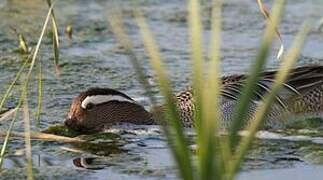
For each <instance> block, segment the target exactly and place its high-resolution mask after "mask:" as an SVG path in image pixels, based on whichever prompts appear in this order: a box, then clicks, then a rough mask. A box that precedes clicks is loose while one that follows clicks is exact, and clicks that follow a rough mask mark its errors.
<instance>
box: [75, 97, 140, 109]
mask: <svg viewBox="0 0 323 180" xmlns="http://www.w3.org/2000/svg"><path fill="white" fill-rule="evenodd" d="M109 101H120V102H130V103H136V102H135V101H133V100H131V99H128V98H125V97H122V96H119V95H95V96H87V97H86V98H85V99H84V100H83V101H82V104H81V106H82V108H84V109H86V106H87V105H88V104H89V103H93V104H95V105H97V104H102V103H106V102H109Z"/></svg>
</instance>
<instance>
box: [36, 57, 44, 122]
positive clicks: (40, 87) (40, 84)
mask: <svg viewBox="0 0 323 180" xmlns="http://www.w3.org/2000/svg"><path fill="white" fill-rule="evenodd" d="M37 79H38V103H37V104H38V105H37V113H36V122H37V126H38V127H39V126H40V116H41V112H42V104H43V103H42V99H43V75H42V64H41V61H39V63H38V77H37Z"/></svg>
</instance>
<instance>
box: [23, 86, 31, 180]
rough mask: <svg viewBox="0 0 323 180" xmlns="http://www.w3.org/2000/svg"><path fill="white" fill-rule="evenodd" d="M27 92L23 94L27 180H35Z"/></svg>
mask: <svg viewBox="0 0 323 180" xmlns="http://www.w3.org/2000/svg"><path fill="white" fill-rule="evenodd" d="M26 96H27V92H26V91H24V92H23V105H22V107H23V119H24V133H25V149H26V159H27V179H28V180H32V179H33V162H32V155H31V139H30V116H29V107H28V100H27V97H26Z"/></svg>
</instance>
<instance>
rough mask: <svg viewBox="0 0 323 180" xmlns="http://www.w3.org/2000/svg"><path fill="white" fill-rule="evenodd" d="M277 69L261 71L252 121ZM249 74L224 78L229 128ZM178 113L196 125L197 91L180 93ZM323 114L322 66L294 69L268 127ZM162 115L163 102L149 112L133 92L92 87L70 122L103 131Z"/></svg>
mask: <svg viewBox="0 0 323 180" xmlns="http://www.w3.org/2000/svg"><path fill="white" fill-rule="evenodd" d="M275 74H276V71H266V72H263V73H261V74H260V80H259V82H258V83H257V88H256V89H255V90H254V97H253V98H252V99H251V102H250V105H249V108H248V111H247V120H248V121H247V122H250V121H251V120H252V119H253V115H254V112H255V111H256V109H257V107H258V106H259V104H260V103H262V98H263V97H264V95H265V94H267V93H268V92H269V91H270V88H271V85H272V84H273V81H274V77H275ZM247 76H248V75H245V74H241V75H231V76H225V77H222V78H221V82H222V85H221V91H220V92H221V101H220V114H221V116H220V117H221V122H222V126H223V127H224V128H226V127H228V126H229V125H230V123H231V120H232V117H233V113H234V110H235V107H236V106H237V100H238V97H239V96H240V95H241V88H242V87H243V85H244V84H245V81H246V79H247ZM175 99H176V103H177V107H178V111H179V113H180V117H181V120H182V124H183V126H184V127H193V126H194V121H193V116H194V109H195V107H194V98H193V90H192V89H188V90H186V91H182V92H179V93H177V94H176V95H175ZM321 112H323V66H314V65H313V66H306V67H299V68H295V69H293V70H292V71H291V73H290V75H289V78H288V79H287V81H286V82H285V84H284V85H283V88H282V89H281V90H280V91H279V93H278V95H277V96H276V98H275V102H274V103H273V105H272V106H271V109H270V111H269V113H268V114H267V117H266V121H265V127H269V128H270V127H280V125H282V124H283V123H284V122H285V121H286V120H287V119H288V118H289V117H290V116H295V117H297V116H302V117H304V116H306V117H319V116H320V115H321ZM161 113H163V106H160V107H157V108H153V110H151V111H150V112H148V111H147V110H146V109H145V108H144V107H143V106H142V105H140V104H138V103H137V102H136V101H134V100H133V99H131V98H130V97H129V96H127V95H125V94H123V93H121V92H119V91H116V90H113V89H108V88H105V89H102V88H92V89H89V90H88V91H85V92H82V93H81V94H80V95H79V96H78V97H76V98H75V99H74V100H73V103H72V106H71V109H70V112H69V113H68V119H67V120H66V121H65V124H66V125H67V126H68V127H70V128H72V129H75V130H94V129H95V130H100V129H102V128H104V127H108V126H110V125H112V124H115V123H122V122H126V123H134V124H156V123H157V120H156V119H158V117H159V116H160V114H161Z"/></svg>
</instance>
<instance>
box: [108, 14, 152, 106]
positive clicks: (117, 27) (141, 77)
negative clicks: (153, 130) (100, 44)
mask: <svg viewBox="0 0 323 180" xmlns="http://www.w3.org/2000/svg"><path fill="white" fill-rule="evenodd" d="M108 22H109V24H110V26H111V28H112V31H113V33H114V34H115V36H116V38H117V39H118V41H119V43H120V44H121V46H122V47H123V49H124V50H125V53H126V54H127V55H128V56H129V58H130V64H131V65H132V67H133V68H134V70H135V74H136V76H137V79H138V81H139V83H140V84H141V85H142V86H143V90H144V91H145V95H146V96H148V98H149V101H150V103H151V104H152V105H154V106H156V104H157V101H156V99H155V98H154V96H153V92H152V88H151V85H150V84H149V82H148V80H147V79H146V74H145V70H144V68H143V67H142V66H141V64H140V62H139V60H138V58H137V57H136V54H135V52H134V51H133V46H132V43H131V42H130V41H129V38H128V37H127V33H126V32H125V29H124V27H123V24H122V20H121V15H120V14H119V13H117V12H115V13H114V14H113V15H112V14H109V15H108Z"/></svg>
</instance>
